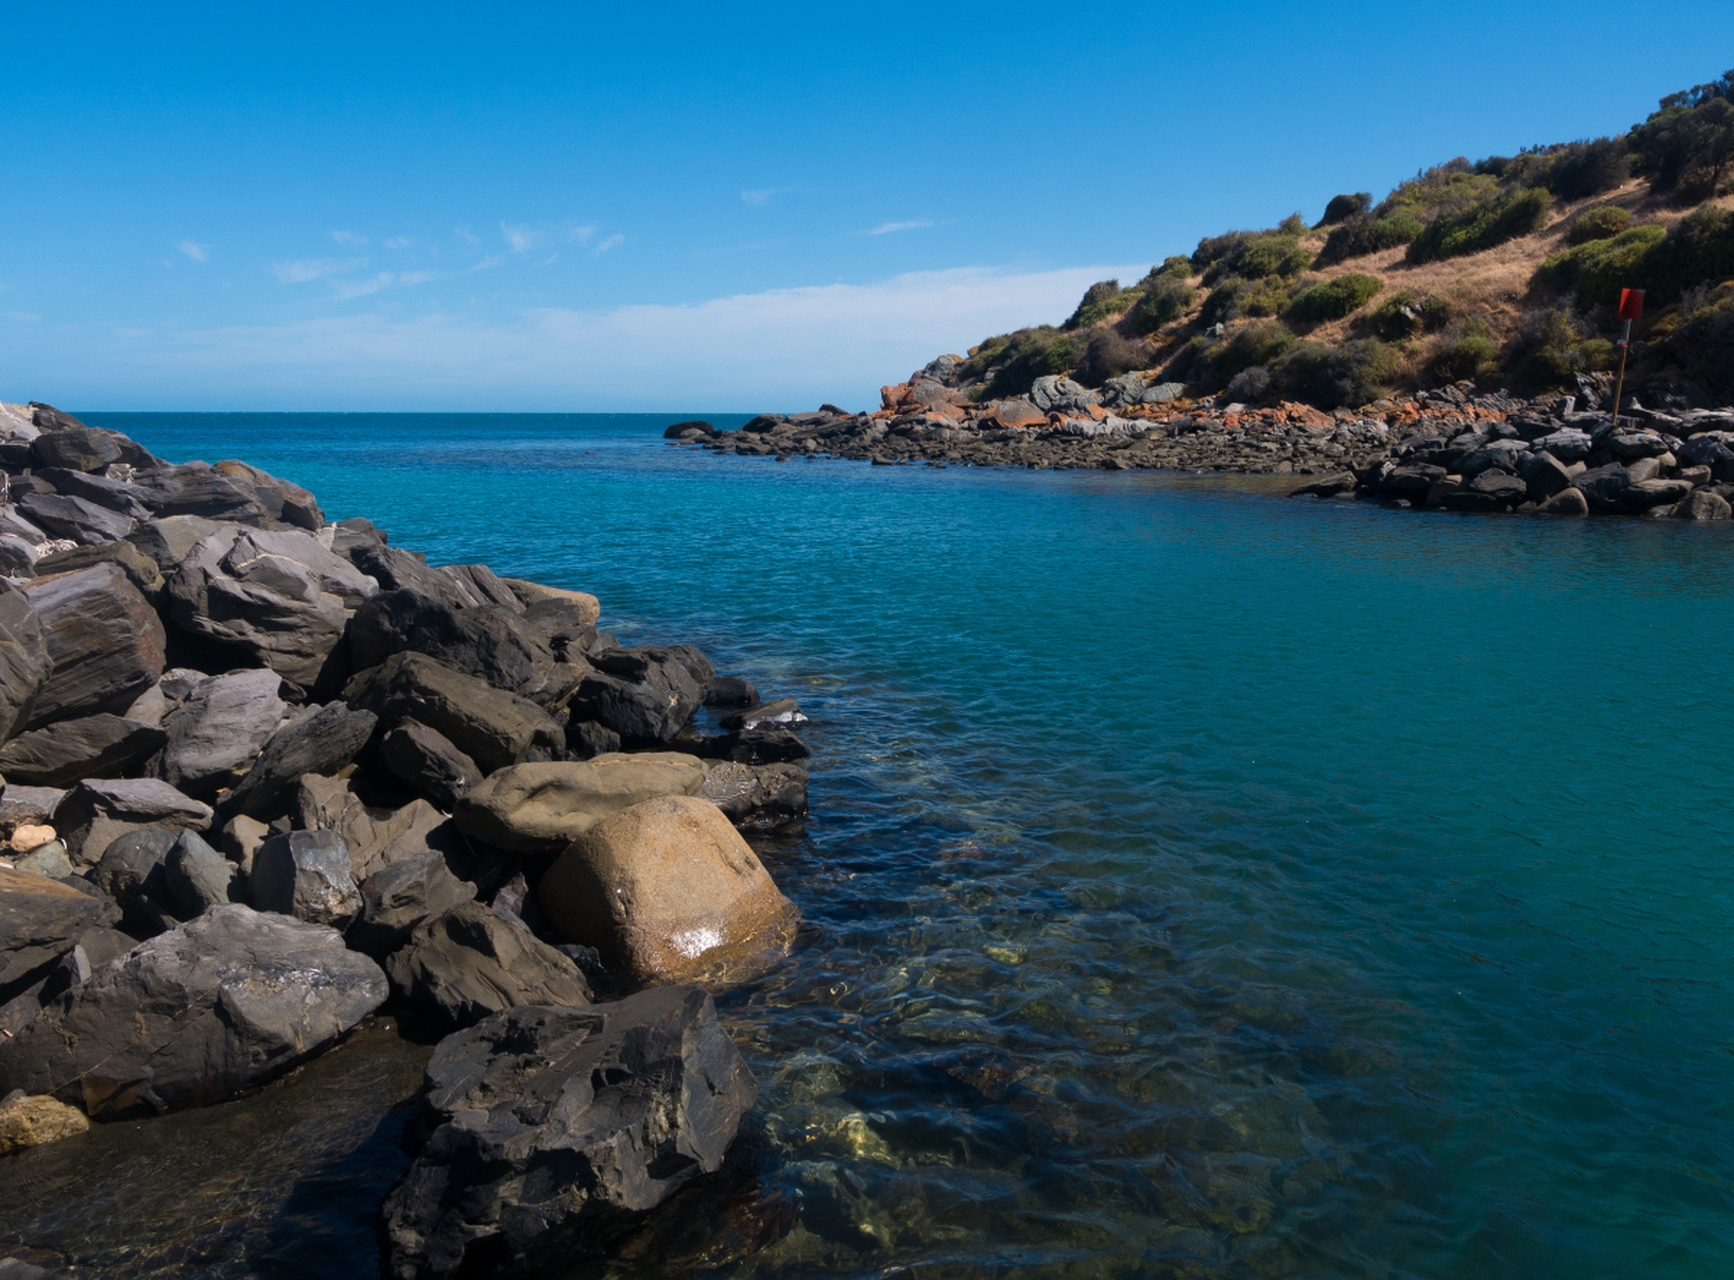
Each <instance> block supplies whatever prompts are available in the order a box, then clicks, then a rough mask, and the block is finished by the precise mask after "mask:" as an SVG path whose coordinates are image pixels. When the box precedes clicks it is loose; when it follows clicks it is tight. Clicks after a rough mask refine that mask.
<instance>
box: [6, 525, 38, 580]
mask: <svg viewBox="0 0 1734 1280" xmlns="http://www.w3.org/2000/svg"><path fill="white" fill-rule="evenodd" d="M38 555H39V553H38V552H37V550H36V548H35V547H34V546H33V545H31V544H30V543H28V542H26V541H25V540H24V539H23V538H20V537H18V536H17V535H16V534H12V533H0V577H4V578H34V577H35V576H36V561H37V558H38Z"/></svg>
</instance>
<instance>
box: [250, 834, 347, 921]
mask: <svg viewBox="0 0 1734 1280" xmlns="http://www.w3.org/2000/svg"><path fill="white" fill-rule="evenodd" d="M247 882H248V886H249V891H250V893H251V895H252V898H253V906H254V908H255V909H256V910H259V911H274V912H277V913H279V914H281V915H286V916H294V917H295V918H296V919H297V920H306V921H308V922H309V923H311V924H325V925H330V926H331V927H332V928H334V929H337V930H339V931H341V930H344V929H347V928H348V927H349V926H350V924H351V923H353V922H354V920H355V918H356V917H357V916H359V915H360V914H361V894H360V892H359V891H358V890H357V889H356V887H355V881H354V879H353V878H352V876H351V874H350V865H349V850H348V849H347V848H346V847H345V846H344V843H343V837H342V836H340V835H338V834H337V833H336V832H335V831H291V832H290V833H289V834H288V835H282V836H272V837H271V838H270V839H268V840H266V841H265V842H264V843H263V844H261V845H260V846H259V851H258V852H257V853H255V854H254V855H253V870H252V873H251V874H250V875H249V876H248V878H247Z"/></svg>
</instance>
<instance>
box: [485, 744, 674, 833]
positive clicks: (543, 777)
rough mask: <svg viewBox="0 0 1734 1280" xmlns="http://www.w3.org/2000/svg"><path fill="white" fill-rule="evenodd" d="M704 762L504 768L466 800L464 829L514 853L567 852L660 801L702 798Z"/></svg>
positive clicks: (624, 760) (641, 760)
mask: <svg viewBox="0 0 1734 1280" xmlns="http://www.w3.org/2000/svg"><path fill="white" fill-rule="evenodd" d="M706 772H707V770H706V768H705V763H704V761H702V760H700V759H699V758H698V757H697V756H689V755H684V754H682V753H680V752H677V751H654V752H645V753H643V754H634V755H623V754H620V753H618V752H616V753H612V754H609V755H600V756H597V757H595V758H594V759H592V760H551V761H546V762H543V763H533V764H517V765H511V766H510V767H508V768H505V769H500V770H498V771H496V772H495V773H493V774H490V775H489V776H488V777H487V778H485V779H484V780H483V781H482V783H481V784H480V785H479V786H476V787H473V788H471V790H470V791H469V793H468V794H467V795H465V796H464V798H463V799H462V800H460V801H459V802H458V807H457V812H456V813H455V814H453V815H452V816H453V817H454V818H455V819H456V821H457V824H458V828H459V830H461V831H463V833H464V834H465V835H467V836H470V837H471V838H472V839H476V840H480V841H481V842H482V843H483V844H488V845H492V846H493V847H494V848H496V849H503V850H506V851H507V852H509V853H559V852H560V851H561V850H562V849H564V848H565V847H566V846H567V845H569V844H571V843H572V841H573V840H575V839H577V838H578V837H579V836H580V835H582V834H583V833H584V832H586V831H588V830H589V829H590V828H591V827H592V826H594V825H595V824H596V823H598V822H600V821H602V820H603V819H604V818H606V817H609V816H610V815H611V814H616V813H619V812H620V811H621V810H622V809H627V808H630V807H632V806H633V805H635V804H638V803H640V802H642V801H645V800H650V799H654V798H655V797H657V796H670V795H685V796H690V795H696V794H697V793H698V789H699V788H700V787H701V786H703V785H704V779H705V774H706Z"/></svg>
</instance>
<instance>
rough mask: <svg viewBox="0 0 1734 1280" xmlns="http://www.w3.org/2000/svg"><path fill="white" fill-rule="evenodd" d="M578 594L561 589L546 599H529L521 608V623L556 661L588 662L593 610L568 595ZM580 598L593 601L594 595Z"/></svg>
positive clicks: (593, 629)
mask: <svg viewBox="0 0 1734 1280" xmlns="http://www.w3.org/2000/svg"><path fill="white" fill-rule="evenodd" d="M577 594H578V593H577V592H575V591H572V592H562V593H561V594H560V595H559V596H554V597H551V598H548V599H540V600H531V602H530V604H529V605H528V606H527V607H526V608H525V610H524V614H523V625H524V626H525V627H527V628H529V630H530V631H531V632H532V633H534V635H535V636H536V638H537V639H538V640H540V641H541V642H542V644H543V645H544V646H546V647H547V649H548V650H549V652H551V653H552V654H553V655H554V657H555V659H557V660H558V661H561V662H569V663H573V664H575V665H584V666H588V665H589V663H588V657H589V654H590V650H591V649H592V648H593V647H595V644H596V611H595V610H594V609H591V608H587V607H586V606H585V605H584V604H583V603H582V602H581V601H579V600H573V599H569V598H567V597H570V596H576V595H577ZM583 599H585V600H589V601H591V603H594V597H590V596H586V597H583Z"/></svg>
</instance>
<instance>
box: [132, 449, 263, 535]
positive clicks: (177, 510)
mask: <svg viewBox="0 0 1734 1280" xmlns="http://www.w3.org/2000/svg"><path fill="white" fill-rule="evenodd" d="M134 480H135V483H136V484H137V485H138V487H139V488H141V489H144V490H146V491H147V494H146V497H145V499H144V501H145V502H146V503H147V504H148V505H149V506H150V508H151V510H153V511H154V512H156V514H157V516H158V517H159V518H162V517H166V516H201V517H203V518H204V519H207V520H214V521H218V522H221V523H228V524H240V525H247V526H250V527H254V528H257V527H260V526H263V525H265V524H267V523H268V522H270V520H271V517H270V515H269V514H268V513H267V512H266V510H265V504H264V503H263V502H261V501H260V500H259V495H258V494H257V493H255V492H254V491H253V489H252V487H251V486H250V485H247V484H244V483H243V482H241V481H240V480H237V479H235V478H234V477H232V476H226V475H224V474H222V473H221V472H220V471H217V470H216V469H215V468H213V467H212V466H211V465H210V464H209V463H204V462H187V463H182V464H180V465H178V466H164V467H158V468H155V469H153V470H152V471H150V472H148V473H147V474H144V475H140V476H136V477H134Z"/></svg>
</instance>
